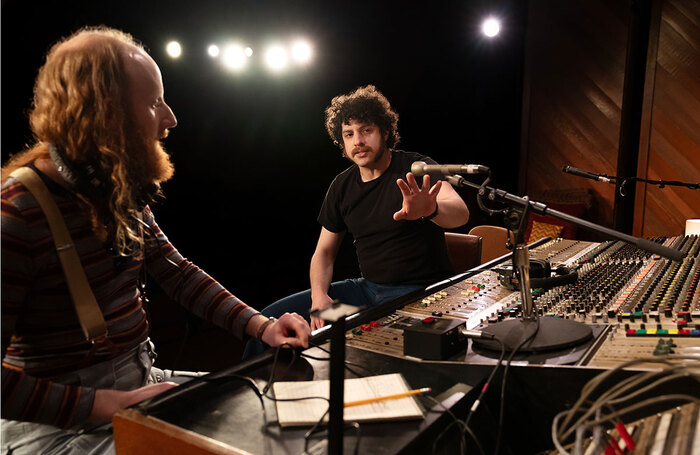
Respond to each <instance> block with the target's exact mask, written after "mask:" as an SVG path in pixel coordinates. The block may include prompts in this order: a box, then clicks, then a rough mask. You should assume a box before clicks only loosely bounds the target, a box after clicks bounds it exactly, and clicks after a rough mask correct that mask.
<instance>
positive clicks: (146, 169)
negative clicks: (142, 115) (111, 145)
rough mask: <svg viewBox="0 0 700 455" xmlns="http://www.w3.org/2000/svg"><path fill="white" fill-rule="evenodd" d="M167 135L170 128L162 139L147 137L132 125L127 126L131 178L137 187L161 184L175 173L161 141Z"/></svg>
mask: <svg viewBox="0 0 700 455" xmlns="http://www.w3.org/2000/svg"><path fill="white" fill-rule="evenodd" d="M167 136H168V130H165V131H164V132H163V134H162V135H161V138H160V139H158V140H153V139H147V138H144V137H143V134H141V132H140V131H138V130H137V129H136V128H134V127H133V126H132V125H129V126H128V127H127V150H128V154H129V163H128V169H129V179H130V180H131V181H132V182H133V183H134V184H135V185H136V186H137V187H147V186H151V185H154V184H155V185H159V184H160V183H162V182H165V181H167V180H170V178H171V177H172V176H173V174H174V173H175V167H174V166H173V163H172V161H171V160H170V155H168V153H167V152H166V151H165V147H164V146H163V143H162V142H161V139H165V138H166V137H167Z"/></svg>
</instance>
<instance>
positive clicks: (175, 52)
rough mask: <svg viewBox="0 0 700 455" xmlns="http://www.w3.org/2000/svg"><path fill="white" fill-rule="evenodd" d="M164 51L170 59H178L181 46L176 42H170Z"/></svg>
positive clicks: (180, 53)
mask: <svg viewBox="0 0 700 455" xmlns="http://www.w3.org/2000/svg"><path fill="white" fill-rule="evenodd" d="M165 50H166V52H167V53H168V55H169V56H171V57H172V58H178V57H180V55H182V46H180V43H178V42H177V41H170V42H169V43H168V45H167V46H165Z"/></svg>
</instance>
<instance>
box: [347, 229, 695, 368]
mask: <svg viewBox="0 0 700 455" xmlns="http://www.w3.org/2000/svg"><path fill="white" fill-rule="evenodd" d="M653 240H654V241H655V242H658V243H660V244H663V245H665V246H669V247H672V248H676V249H679V250H681V251H683V252H685V253H686V257H685V259H684V260H683V261H682V262H674V261H671V260H669V259H665V258H661V257H658V256H654V255H652V254H650V253H648V252H646V251H643V250H640V249H638V248H637V247H635V246H633V245H630V244H627V243H624V242H619V241H610V242H603V243H594V242H584V241H576V240H563V239H555V240H551V241H549V242H546V243H544V244H542V245H540V246H538V247H536V248H534V249H532V250H531V251H530V257H531V258H532V259H539V260H544V261H547V262H548V263H549V265H550V267H551V270H552V271H556V272H557V273H568V274H570V273H576V274H577V279H576V281H575V282H574V283H572V284H567V285H563V286H556V287H552V288H549V289H542V288H539V289H533V290H532V297H533V306H534V311H535V312H536V313H537V314H538V315H539V317H557V318H567V319H572V320H576V321H579V322H582V323H586V324H590V325H596V326H598V325H605V326H606V327H607V329H606V330H604V331H603V332H600V331H599V332H598V333H604V335H603V336H601V337H600V339H598V340H596V341H595V342H594V345H595V349H592V350H591V352H590V353H589V354H588V355H587V357H586V359H585V362H586V364H587V365H590V366H596V367H603V368H609V367H613V366H615V365H618V364H620V363H622V362H624V361H626V360H629V359H630V358H634V357H645V356H649V355H662V354H667V353H670V352H697V351H700V328H699V325H700V322H698V321H700V287H699V286H698V281H699V279H700V254H699V253H700V237H699V236H695V235H691V236H685V237H683V236H681V237H669V238H658V239H653ZM499 265H500V266H501V268H500V269H499V267H495V268H492V269H489V270H483V271H480V272H478V273H473V274H471V275H470V274H467V275H464V278H461V279H459V280H454V279H453V280H449V281H448V282H446V283H445V284H444V285H442V286H438V285H435V286H432V287H430V288H429V289H430V291H428V292H429V293H428V294H427V295H424V296H423V297H421V298H420V299H418V300H416V301H413V302H410V303H409V304H407V305H405V306H404V307H402V308H399V309H398V310H396V311H394V312H392V313H391V314H389V315H386V316H384V317H382V318H380V319H378V320H376V321H372V322H370V323H368V324H364V325H362V326H360V327H356V328H354V329H352V330H350V331H348V332H347V334H346V339H347V344H348V345H349V346H354V347H357V348H360V349H365V350H369V351H374V352H379V353H383V354H387V355H392V356H402V355H403V329H404V328H405V327H407V326H408V325H411V324H416V323H420V322H421V321H423V320H424V319H426V318H451V319H462V320H464V322H465V326H466V328H467V329H470V330H471V329H475V328H479V329H481V328H483V327H484V326H485V325H488V324H490V323H494V322H498V321H502V320H504V319H507V318H515V317H519V316H520V313H521V305H522V302H521V297H520V293H519V291H517V290H513V289H512V286H508V287H507V286H506V285H504V284H503V283H502V280H501V279H499V278H502V277H499V272H498V270H501V272H502V269H503V265H504V264H499ZM505 265H507V263H506V264H505ZM506 284H508V283H507V282H506Z"/></svg>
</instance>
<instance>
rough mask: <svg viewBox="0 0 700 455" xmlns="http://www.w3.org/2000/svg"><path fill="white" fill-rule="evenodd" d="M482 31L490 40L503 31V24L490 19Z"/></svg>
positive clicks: (482, 26) (483, 25)
mask: <svg viewBox="0 0 700 455" xmlns="http://www.w3.org/2000/svg"><path fill="white" fill-rule="evenodd" d="M481 31H482V33H483V34H484V35H486V36H488V37H489V38H493V37H494V36H496V35H498V32H500V31H501V22H500V21H499V20H498V19H494V18H492V17H490V18H488V19H486V20H485V21H484V23H483V24H481Z"/></svg>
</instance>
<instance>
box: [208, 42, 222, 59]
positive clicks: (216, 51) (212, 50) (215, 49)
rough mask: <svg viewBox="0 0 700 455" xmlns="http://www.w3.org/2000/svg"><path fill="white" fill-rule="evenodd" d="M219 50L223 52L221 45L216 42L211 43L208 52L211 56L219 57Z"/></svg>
mask: <svg viewBox="0 0 700 455" xmlns="http://www.w3.org/2000/svg"><path fill="white" fill-rule="evenodd" d="M219 52H221V50H220V49H219V46H217V45H216V44H211V45H209V47H208V48H207V54H209V56H210V57H212V58H216V57H218V56H219Z"/></svg>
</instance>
